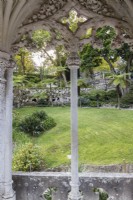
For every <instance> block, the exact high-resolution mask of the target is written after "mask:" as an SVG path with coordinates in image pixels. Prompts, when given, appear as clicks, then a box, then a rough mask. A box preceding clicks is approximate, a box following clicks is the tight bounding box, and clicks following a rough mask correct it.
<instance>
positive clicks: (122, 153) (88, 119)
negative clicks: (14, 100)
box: [15, 107, 133, 167]
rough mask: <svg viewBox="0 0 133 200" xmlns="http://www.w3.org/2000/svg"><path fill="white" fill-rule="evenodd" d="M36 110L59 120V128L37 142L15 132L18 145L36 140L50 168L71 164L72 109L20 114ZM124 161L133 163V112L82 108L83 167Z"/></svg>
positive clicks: (23, 110)
mask: <svg viewBox="0 0 133 200" xmlns="http://www.w3.org/2000/svg"><path fill="white" fill-rule="evenodd" d="M36 110H44V111H46V113H47V114H48V115H49V116H51V117H53V118H54V119H55V121H56V123H57V126H56V127H54V128H53V129H51V130H50V131H48V132H47V133H45V134H43V135H41V136H40V137H37V138H34V139H31V138H28V137H27V136H25V135H23V134H22V135H21V136H19V134H20V133H15V139H16V143H17V141H18V142H19V143H21V138H22V143H23V142H25V141H29V140H32V141H33V142H34V143H35V144H38V145H39V146H40V147H41V150H42V154H44V159H45V162H46V164H47V167H56V166H60V165H66V164H69V163H70V160H69V159H68V158H67V155H70V154H71V153H70V108H68V107H48V108H39V107H35V108H33V107H31V108H29V107H28V108H22V109H17V112H18V113H19V117H20V118H22V117H24V116H27V115H28V114H31V113H33V112H34V111H36ZM16 135H17V136H16ZM23 137H24V138H23ZM124 159H125V160H126V162H129V163H133V111H130V110H115V109H90V108H79V160H80V164H96V165H100V164H114V163H116V164H117V163H122V162H123V160H124Z"/></svg>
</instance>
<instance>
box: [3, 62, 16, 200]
mask: <svg viewBox="0 0 133 200" xmlns="http://www.w3.org/2000/svg"><path fill="white" fill-rule="evenodd" d="M13 67H14V66H13V62H12V61H10V63H9V65H8V67H7V69H6V74H5V75H6V134H5V137H6V140H5V181H4V196H3V199H10V200H15V199H16V198H15V192H14V191H13V189H12V109H13Z"/></svg>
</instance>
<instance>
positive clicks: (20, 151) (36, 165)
mask: <svg viewBox="0 0 133 200" xmlns="http://www.w3.org/2000/svg"><path fill="white" fill-rule="evenodd" d="M43 166H44V161H43V158H42V154H41V151H40V149H39V147H38V146H35V145H33V144H32V143H27V144H25V145H23V146H20V147H19V148H17V149H16V151H15V152H14V156H13V171H25V172H27V171H39V170H41V168H42V167H43Z"/></svg>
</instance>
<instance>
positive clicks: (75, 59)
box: [67, 52, 80, 69]
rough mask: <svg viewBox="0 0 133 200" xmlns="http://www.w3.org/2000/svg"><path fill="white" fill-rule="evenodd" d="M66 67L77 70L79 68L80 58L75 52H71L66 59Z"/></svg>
mask: <svg viewBox="0 0 133 200" xmlns="http://www.w3.org/2000/svg"><path fill="white" fill-rule="evenodd" d="M67 65H68V67H69V68H70V69H71V68H77V69H78V68H79V66H80V58H79V56H78V53H77V52H71V53H70V55H69V57H68V60H67Z"/></svg>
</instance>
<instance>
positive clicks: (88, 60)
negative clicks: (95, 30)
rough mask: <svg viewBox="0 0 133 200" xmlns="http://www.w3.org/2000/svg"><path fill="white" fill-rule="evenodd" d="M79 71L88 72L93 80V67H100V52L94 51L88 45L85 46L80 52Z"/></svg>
mask: <svg viewBox="0 0 133 200" xmlns="http://www.w3.org/2000/svg"><path fill="white" fill-rule="evenodd" d="M80 59H81V70H82V71H89V73H90V77H91V78H92V79H93V78H94V71H93V69H94V68H95V67H98V66H100V64H101V63H102V59H101V58H100V52H99V50H98V49H94V48H93V47H92V46H91V45H90V44H86V45H85V46H84V47H83V50H82V51H81V52H80Z"/></svg>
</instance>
